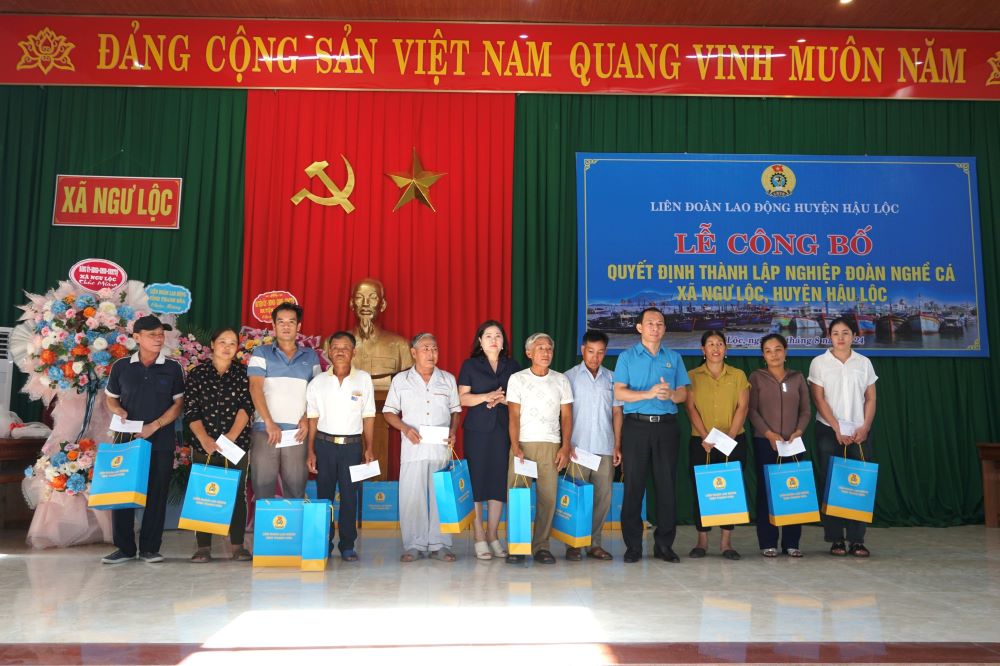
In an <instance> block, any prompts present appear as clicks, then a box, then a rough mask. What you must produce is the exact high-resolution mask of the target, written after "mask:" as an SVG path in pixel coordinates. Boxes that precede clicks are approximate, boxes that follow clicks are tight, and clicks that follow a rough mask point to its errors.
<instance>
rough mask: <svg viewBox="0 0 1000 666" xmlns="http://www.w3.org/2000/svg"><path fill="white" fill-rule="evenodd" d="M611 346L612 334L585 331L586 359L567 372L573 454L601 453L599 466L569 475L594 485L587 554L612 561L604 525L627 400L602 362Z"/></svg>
mask: <svg viewBox="0 0 1000 666" xmlns="http://www.w3.org/2000/svg"><path fill="white" fill-rule="evenodd" d="M607 351H608V336H607V335H605V334H604V333H601V332H600V331H587V332H586V333H584V334H583V344H582V345H581V346H580V353H581V355H582V356H583V362H582V363H580V364H579V365H576V366H573V367H572V368H570V369H569V370H567V371H566V378H567V379H568V380H569V384H570V387H571V388H572V389H573V436H572V438H571V440H570V441H571V443H572V444H573V456H574V457H576V452H577V451H578V450H580V451H588V452H590V453H593V454H594V455H597V456H600V459H601V463H600V465H599V466H598V468H597V469H596V470H592V469H589V468H587V467H583V466H581V465H570V474H571V475H572V476H574V477H576V478H578V479H582V480H584V481H586V482H587V483H590V484H593V486H594V521H593V523H592V528H591V531H590V548H588V549H587V556H588V557H593V558H595V559H598V560H610V559H612V558H611V553H609V552H608V551H606V550H604V548H602V547H601V530H602V529H603V528H604V519H605V518H606V517H607V515H608V508H609V507H610V506H611V484H612V482H613V481H614V476H615V467H617V466H618V465H619V464H621V461H622V451H621V445H622V440H621V435H622V419H623V416H622V405H623V404H624V403H623V402H621V401H620V400H615V395H614V394H615V387H614V375H612V374H611V371H610V370H608V369H607V368H605V367H603V366H602V365H601V363H602V362H603V361H604V355H605V354H606V353H607ZM566 559H567V560H571V561H579V560H581V559H583V553H582V552H581V551H580V549H579V548H567V549H566Z"/></svg>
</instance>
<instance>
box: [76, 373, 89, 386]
mask: <svg viewBox="0 0 1000 666" xmlns="http://www.w3.org/2000/svg"><path fill="white" fill-rule="evenodd" d="M89 381H90V380H89V379H87V375H77V377H76V383H77V384H79V385H80V386H86V385H87V382H89Z"/></svg>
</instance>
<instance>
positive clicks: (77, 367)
mask: <svg viewBox="0 0 1000 666" xmlns="http://www.w3.org/2000/svg"><path fill="white" fill-rule="evenodd" d="M83 368H84V365H83V361H73V373H74V374H77V375H78V374H80V373H81V372H83Z"/></svg>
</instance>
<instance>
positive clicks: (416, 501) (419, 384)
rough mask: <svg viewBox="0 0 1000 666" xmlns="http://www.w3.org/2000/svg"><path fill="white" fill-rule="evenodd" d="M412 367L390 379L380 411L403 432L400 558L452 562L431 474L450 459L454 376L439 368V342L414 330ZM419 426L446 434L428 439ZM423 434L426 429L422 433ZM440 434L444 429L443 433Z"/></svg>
mask: <svg viewBox="0 0 1000 666" xmlns="http://www.w3.org/2000/svg"><path fill="white" fill-rule="evenodd" d="M410 356H411V357H412V358H413V365H412V366H411V367H410V369H409V370H405V371H403V372H401V373H399V374H397V375H396V376H395V377H393V378H392V384H390V386H389V393H388V395H386V398H385V406H384V407H383V408H382V414H383V415H384V416H385V422H386V423H388V424H389V426H391V427H393V428H395V429H396V430H399V431H400V432H401V433H402V436H401V440H402V441H401V442H400V448H399V459H400V460H399V462H400V465H399V529H400V533H401V536H402V537H403V554H402V555H401V556H400V558H399V559H400V561H401V562H413V561H414V560H417V559H420V558H421V557H424V556H425V555H429V556H430V557H431V559H437V560H443V561H445V562H454V561H455V555H454V553H452V552H451V535H450V534H442V533H441V522H440V519H439V518H438V511H437V502H436V500H435V497H434V473H435V472H439V471H441V470H442V469H444V468H445V467H446V466H447V465H448V462H449V461H450V460H451V450H452V449H451V447H453V446H454V445H455V432H456V431H457V429H458V421H459V417H460V415H461V413H462V406H461V405H460V404H459V401H458V384H457V383H456V382H455V377H454V375H452V374H451V373H449V372H445V371H444V370H441V369H440V368H438V367H437V362H438V344H437V339H436V338H435V337H434V335H433V334H431V333H418V334H417V335H415V336H414V337H413V340H411V342H410ZM421 426H437V427H439V428H447V434H446V435H444V436H443V437H440V438H438V437H436V436H435V435H434V434H433V433H432V434H430V435H429V436H430V438H429V439H425V438H424V436H423V435H421ZM424 433H425V434H427V431H426V430H425V431H424ZM442 434H444V433H442Z"/></svg>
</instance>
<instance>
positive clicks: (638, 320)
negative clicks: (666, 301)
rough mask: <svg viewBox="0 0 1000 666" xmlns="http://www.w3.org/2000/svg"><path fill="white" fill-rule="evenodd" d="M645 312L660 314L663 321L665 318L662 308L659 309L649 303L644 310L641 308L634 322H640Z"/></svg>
mask: <svg viewBox="0 0 1000 666" xmlns="http://www.w3.org/2000/svg"><path fill="white" fill-rule="evenodd" d="M647 312H655V313H656V314H658V315H660V317H661V318H662V319H663V321H666V320H667V317H666V315H664V314H663V310H661V309H660V308H658V307H654V306H652V305H650V306H649V307H648V308H646V309H645V310H643V311H642V312H640V313H639V318H638V319H636V320H635V323H637V324H641V323H642V320H643V318H644V317H645V316H646V313H647Z"/></svg>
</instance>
